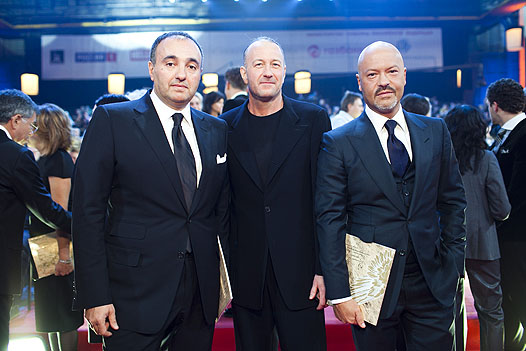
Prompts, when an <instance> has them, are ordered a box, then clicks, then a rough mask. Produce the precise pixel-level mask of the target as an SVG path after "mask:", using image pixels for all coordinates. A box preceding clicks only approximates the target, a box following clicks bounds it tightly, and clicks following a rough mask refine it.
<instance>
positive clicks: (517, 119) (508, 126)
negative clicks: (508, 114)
mask: <svg viewBox="0 0 526 351" xmlns="http://www.w3.org/2000/svg"><path fill="white" fill-rule="evenodd" d="M525 118H526V114H524V112H521V113H519V114H518V115H517V116H515V117H513V118H512V119H510V120H509V121H508V122H506V123H504V124H503V125H502V129H506V130H513V128H515V127H516V126H517V124H519V123H520V122H522V120H523V119H525Z"/></svg>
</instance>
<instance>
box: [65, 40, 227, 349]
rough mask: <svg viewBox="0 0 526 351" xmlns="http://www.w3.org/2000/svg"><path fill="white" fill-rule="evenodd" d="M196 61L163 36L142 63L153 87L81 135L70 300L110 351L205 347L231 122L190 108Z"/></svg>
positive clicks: (198, 57)
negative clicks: (73, 285)
mask: <svg viewBox="0 0 526 351" xmlns="http://www.w3.org/2000/svg"><path fill="white" fill-rule="evenodd" d="M202 57H203V56H202V52H201V48H200V46H199V44H198V43H197V42H196V41H195V39H193V38H192V37H191V36H189V35H188V34H187V33H184V32H169V33H165V34H163V35H161V36H159V37H158V38H157V39H156V40H155V42H154V43H153V45H152V49H151V52H150V62H148V68H149V73H150V78H151V79H152V81H153V82H154V86H153V90H151V91H149V92H148V93H147V94H145V95H144V96H143V97H142V98H141V99H139V100H136V101H130V102H123V103H116V104H109V105H104V106H100V107H98V108H97V109H96V110H95V113H94V115H93V118H92V120H91V122H90V125H89V127H88V130H87V132H86V135H85V137H84V141H83V144H82V148H81V151H80V155H79V158H78V160H77V164H76V173H75V183H74V190H73V244H74V253H75V264H76V267H75V279H76V289H77V294H76V299H75V301H74V303H75V306H76V307H77V308H84V309H86V318H87V319H88V321H89V323H90V325H91V326H92V327H93V329H94V330H95V332H97V333H98V334H100V335H102V336H103V339H104V345H105V349H106V350H109V351H113V350H141V351H145V350H152V351H153V350H156V351H157V350H159V348H160V347H161V344H162V345H163V347H164V345H168V347H169V348H170V349H177V350H210V349H211V346H212V337H213V331H214V320H215V318H216V317H217V313H218V299H219V254H218V252H219V249H218V241H217V235H220V236H222V237H223V240H226V238H225V237H224V235H225V234H226V232H227V230H226V222H227V210H228V196H229V189H228V178H227V168H226V157H227V156H226V148H227V144H226V143H227V141H226V137H227V126H226V124H225V122H224V121H222V120H220V119H217V118H213V117H211V116H209V115H207V114H205V113H202V112H199V111H196V110H193V109H191V108H190V105H189V102H190V100H191V99H192V97H193V95H194V93H195V92H196V90H197V87H198V85H199V80H200V77H201V71H202V66H201V63H202Z"/></svg>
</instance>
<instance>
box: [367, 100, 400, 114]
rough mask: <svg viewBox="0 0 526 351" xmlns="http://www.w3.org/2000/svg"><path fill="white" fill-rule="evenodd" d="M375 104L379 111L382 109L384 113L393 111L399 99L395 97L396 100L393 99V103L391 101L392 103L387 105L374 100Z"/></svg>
mask: <svg viewBox="0 0 526 351" xmlns="http://www.w3.org/2000/svg"><path fill="white" fill-rule="evenodd" d="M373 105H374V107H376V109H377V110H378V111H380V112H382V113H388V112H391V111H392V110H393V109H394V108H395V107H396V105H398V100H397V99H395V100H394V101H393V103H391V104H390V105H387V106H385V105H383V106H382V105H379V104H377V103H376V102H374V104H373Z"/></svg>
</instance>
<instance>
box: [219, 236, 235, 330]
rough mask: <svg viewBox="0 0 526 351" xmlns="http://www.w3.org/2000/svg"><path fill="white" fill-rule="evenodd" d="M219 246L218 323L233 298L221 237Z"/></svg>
mask: <svg viewBox="0 0 526 351" xmlns="http://www.w3.org/2000/svg"><path fill="white" fill-rule="evenodd" d="M217 245H219V308H218V311H217V318H216V322H217V321H218V320H219V318H220V317H221V316H222V315H223V313H224V312H225V309H226V307H227V306H228V304H229V303H230V301H232V298H233V296H232V287H231V285H230V278H229V277H228V270H227V268H226V262H225V256H224V255H223V248H222V247H221V240H219V236H218V237H217Z"/></svg>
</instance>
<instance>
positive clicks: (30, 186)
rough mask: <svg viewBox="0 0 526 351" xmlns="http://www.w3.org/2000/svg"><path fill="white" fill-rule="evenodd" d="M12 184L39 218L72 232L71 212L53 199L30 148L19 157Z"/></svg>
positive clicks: (55, 226) (47, 223)
mask: <svg viewBox="0 0 526 351" xmlns="http://www.w3.org/2000/svg"><path fill="white" fill-rule="evenodd" d="M12 184H13V188H14V190H15V192H16V193H17V196H18V198H19V199H21V200H22V201H23V202H24V204H25V205H26V207H27V208H28V209H29V210H30V211H31V213H33V214H34V215H35V216H36V217H37V218H38V219H39V220H41V221H42V222H43V223H45V224H46V225H48V226H49V227H51V228H54V229H61V230H63V231H65V232H67V233H70V232H71V213H69V212H67V211H66V210H64V209H63V208H62V207H61V206H60V205H59V204H57V203H55V202H54V201H53V200H52V199H51V195H50V194H49V192H48V191H47V189H46V187H45V186H44V183H43V181H42V178H41V177H40V171H39V168H38V165H37V163H36V162H35V159H34V157H33V153H32V152H31V151H30V150H26V151H24V152H23V153H22V154H21V155H20V157H19V158H18V160H17V162H16V165H15V169H14V172H13V182H12Z"/></svg>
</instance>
